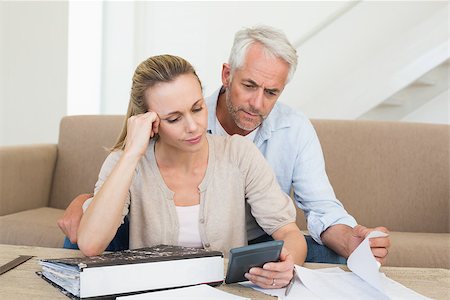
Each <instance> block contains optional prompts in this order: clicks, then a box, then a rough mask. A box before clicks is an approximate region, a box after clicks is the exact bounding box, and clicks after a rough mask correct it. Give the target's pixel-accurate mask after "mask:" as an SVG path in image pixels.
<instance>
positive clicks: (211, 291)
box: [116, 284, 250, 300]
mask: <svg viewBox="0 0 450 300" xmlns="http://www.w3.org/2000/svg"><path fill="white" fill-rule="evenodd" d="M116 299H117V300H154V299H171V300H181V299H182V300H197V299H198V300H210V299H217V300H250V299H249V298H244V297H240V296H236V295H233V294H230V293H227V292H224V291H221V290H219V289H216V288H213V287H211V286H209V285H206V284H201V285H195V286H190V287H185V288H178V289H171V290H164V291H158V292H149V293H143V294H137V295H130V296H123V297H117V298H116Z"/></svg>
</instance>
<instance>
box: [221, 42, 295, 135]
mask: <svg viewBox="0 0 450 300" xmlns="http://www.w3.org/2000/svg"><path fill="white" fill-rule="evenodd" d="M230 72H231V70H230V66H229V65H228V64H224V66H223V70H222V83H223V85H224V87H225V88H226V95H225V99H226V106H227V109H228V113H229V114H230V116H231V118H232V119H233V120H234V122H235V123H236V126H237V127H239V128H240V129H242V130H245V131H248V132H250V131H253V130H254V129H255V128H257V127H258V126H259V125H261V123H262V121H263V120H264V119H265V118H266V117H267V116H268V115H269V113H270V111H271V110H272V108H273V106H274V105H275V103H276V101H277V99H278V97H279V96H280V94H281V92H282V91H283V89H284V86H285V85H286V81H287V76H288V72H289V65H288V64H287V63H286V62H285V61H284V60H282V59H280V58H276V57H271V56H269V55H267V54H266V53H264V51H263V48H262V46H261V45H259V44H253V45H251V46H250V47H249V49H248V52H247V56H246V59H245V61H244V64H243V65H242V67H240V68H239V69H237V70H235V71H234V73H233V74H232V75H233V76H232V77H231V76H230V75H231V73H230Z"/></svg>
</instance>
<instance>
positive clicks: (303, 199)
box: [292, 121, 357, 244]
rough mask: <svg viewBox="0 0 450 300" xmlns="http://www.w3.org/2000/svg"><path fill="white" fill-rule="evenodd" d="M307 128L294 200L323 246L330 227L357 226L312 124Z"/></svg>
mask: <svg viewBox="0 0 450 300" xmlns="http://www.w3.org/2000/svg"><path fill="white" fill-rule="evenodd" d="M303 125H304V126H303V128H302V135H301V139H300V140H299V142H300V145H299V148H298V153H297V157H296V161H295V167H294V174H293V180H292V184H293V189H294V197H295V201H296V203H297V205H298V206H299V208H300V209H302V210H303V211H304V213H305V216H306V219H307V224H308V231H309V234H310V235H311V236H312V238H313V239H314V240H315V241H316V242H318V243H319V244H322V240H321V238H320V235H321V234H322V232H324V231H325V230H326V229H327V228H328V227H330V226H333V225H337V224H344V225H348V226H350V227H355V226H356V224H357V223H356V220H355V219H354V218H353V217H352V216H351V215H350V214H348V212H347V211H346V210H345V209H344V207H343V205H342V203H341V202H340V201H339V200H338V199H336V196H335V194H334V191H333V188H332V186H331V184H330V181H329V179H328V176H327V174H326V171H325V162H324V158H323V153H322V148H321V146H320V143H319V139H318V137H317V134H316V132H315V130H314V128H313V126H312V124H311V123H310V122H309V121H308V122H305V123H304V124H303Z"/></svg>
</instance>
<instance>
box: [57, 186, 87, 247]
mask: <svg viewBox="0 0 450 300" xmlns="http://www.w3.org/2000/svg"><path fill="white" fill-rule="evenodd" d="M93 196H94V195H93V194H81V195H79V196H77V197H76V198H75V199H73V200H72V202H70V204H69V206H68V207H67V208H66V210H65V212H64V215H63V216H62V217H61V218H59V219H58V226H59V228H60V229H61V230H62V232H64V234H65V235H66V236H67V237H68V238H69V240H70V241H71V242H72V243H76V242H77V240H78V237H77V231H78V226H79V225H80V220H81V217H82V216H83V204H84V202H86V200H87V199H89V198H92V197H93Z"/></svg>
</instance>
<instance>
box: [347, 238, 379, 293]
mask: <svg viewBox="0 0 450 300" xmlns="http://www.w3.org/2000/svg"><path fill="white" fill-rule="evenodd" d="M385 236H387V234H386V233H384V232H381V231H372V232H370V233H369V234H368V235H367V237H366V238H365V239H364V240H363V241H362V242H361V244H359V246H358V247H357V248H356V249H355V250H354V251H353V252H352V254H350V256H349V258H348V259H347V266H348V268H349V269H350V270H351V271H352V272H353V273H355V274H356V275H358V276H359V277H361V278H362V279H363V280H364V281H365V282H367V283H368V284H370V285H371V286H373V287H374V288H376V289H377V290H379V291H381V292H382V293H384V291H383V285H382V283H381V276H380V272H379V269H380V265H379V264H378V263H377V260H376V259H375V257H374V256H373V254H372V251H371V250H370V244H369V239H370V238H375V237H385Z"/></svg>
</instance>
